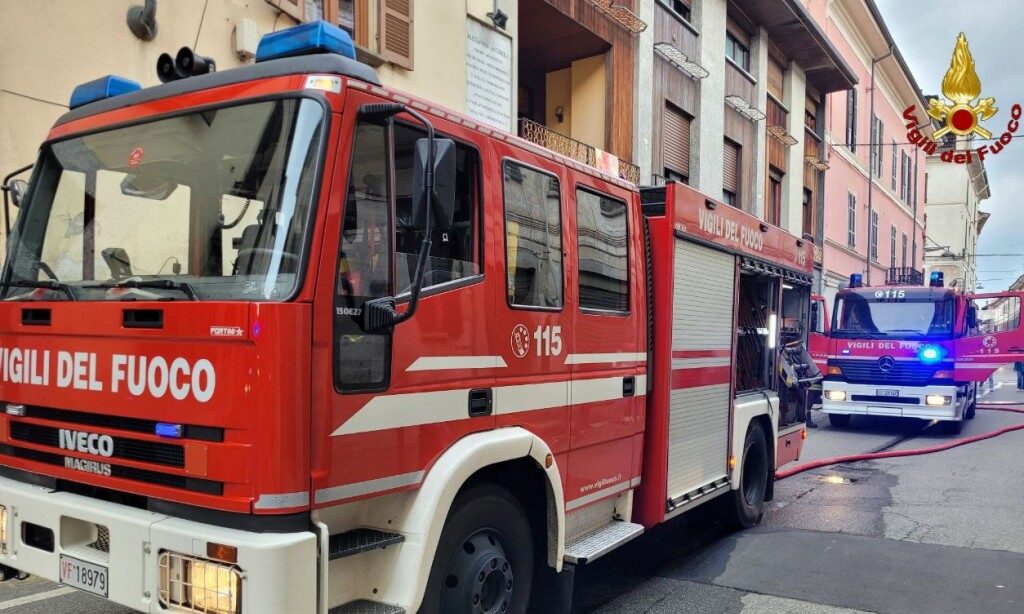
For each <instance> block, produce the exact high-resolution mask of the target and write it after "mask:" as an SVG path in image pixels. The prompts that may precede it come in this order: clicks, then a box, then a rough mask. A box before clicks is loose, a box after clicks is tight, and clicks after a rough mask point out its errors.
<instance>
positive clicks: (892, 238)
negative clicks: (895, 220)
mask: <svg viewBox="0 0 1024 614" xmlns="http://www.w3.org/2000/svg"><path fill="white" fill-rule="evenodd" d="M889 266H890V267H892V268H896V225H895V224H893V225H892V228H891V229H890V232H889Z"/></svg>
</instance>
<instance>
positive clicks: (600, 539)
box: [565, 520, 644, 565]
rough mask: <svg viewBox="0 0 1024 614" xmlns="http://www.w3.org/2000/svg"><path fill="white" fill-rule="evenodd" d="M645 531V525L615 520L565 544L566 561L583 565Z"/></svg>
mask: <svg viewBox="0 0 1024 614" xmlns="http://www.w3.org/2000/svg"><path fill="white" fill-rule="evenodd" d="M643 532H644V527H643V525H639V524H636V523H632V522H623V521H621V520H613V521H611V522H609V523H608V524H606V525H604V526H603V527H601V528H600V529H597V530H596V531H591V532H590V533H587V534H586V535H584V536H582V537H580V538H579V539H577V540H576V541H574V542H572V543H569V544H566V545H565V561H566V562H567V563H573V564H575V565H582V564H584V563H589V562H590V561H593V560H595V559H598V558H600V557H602V556H604V555H606V554H608V553H609V552H611V551H612V550H615V549H616V548H618V547H619V546H621V545H623V544H625V543H626V542H628V541H631V540H632V539H633V538H635V537H637V536H638V535H640V534H641V533H643Z"/></svg>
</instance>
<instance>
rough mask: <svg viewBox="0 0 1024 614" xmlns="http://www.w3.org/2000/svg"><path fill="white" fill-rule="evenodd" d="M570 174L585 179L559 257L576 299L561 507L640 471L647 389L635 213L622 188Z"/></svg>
mask: <svg viewBox="0 0 1024 614" xmlns="http://www.w3.org/2000/svg"><path fill="white" fill-rule="evenodd" d="M577 179H578V180H585V181H587V183H589V184H590V185H585V184H583V183H577V184H576V185H575V187H574V189H573V191H572V194H571V202H573V203H574V205H573V206H570V208H569V209H570V211H569V212H570V214H571V215H572V217H571V218H570V223H569V224H567V225H566V229H567V231H568V232H567V234H569V235H570V241H571V242H572V243H574V245H575V247H574V248H573V249H570V250H569V253H570V254H574V256H573V257H570V258H569V262H567V263H566V264H567V268H568V270H569V277H568V279H569V280H570V283H569V285H570V290H571V294H572V295H573V298H575V301H574V302H575V306H574V307H573V308H572V310H571V312H570V314H569V315H570V316H571V317H572V318H573V322H574V324H573V335H572V337H571V338H568V339H566V347H567V355H566V357H565V364H566V365H569V366H570V367H571V369H572V386H571V387H570V410H569V412H570V413H569V421H570V424H569V438H570V441H569V448H570V449H569V459H568V485H567V488H566V491H565V492H566V500H567V504H566V509H567V511H571V509H573V508H574V507H576V506H578V505H583V504H585V503H586V502H589V501H593V500H596V499H598V498H602V494H604V495H610V494H614V493H615V492H618V491H620V490H625V489H626V488H628V487H629V485H630V482H631V481H632V478H634V477H638V476H639V471H640V466H639V452H640V448H641V445H642V432H643V425H642V416H641V411H642V409H643V402H644V398H645V394H646V391H647V386H646V369H645V364H646V361H647V352H646V349H645V347H644V346H645V340H646V337H643V338H642V335H641V323H642V322H645V321H646V317H645V311H644V301H645V295H644V291H643V286H642V285H641V284H640V281H641V280H642V279H643V268H642V267H641V265H640V263H642V262H643V251H642V250H643V245H642V243H641V237H642V236H643V235H642V231H641V228H642V227H641V226H639V224H642V220H641V219H640V215H639V213H640V212H639V210H638V209H637V208H636V204H637V203H636V201H635V199H633V198H631V197H630V194H629V192H627V191H625V190H623V189H621V188H615V187H614V186H606V185H604V186H602V185H600V183H601V182H598V181H596V180H594V179H593V178H591V177H583V176H577ZM613 188H614V189H613ZM638 433H641V435H637V434H638ZM634 461H635V462H634Z"/></svg>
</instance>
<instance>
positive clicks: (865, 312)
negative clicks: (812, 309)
mask: <svg viewBox="0 0 1024 614" xmlns="http://www.w3.org/2000/svg"><path fill="white" fill-rule="evenodd" d="M1021 296H1022V293H1019V292H1004V293H995V294H964V293H963V292H961V291H959V290H957V289H956V288H947V287H945V286H944V283H943V275H942V273H941V272H938V271H935V272H932V274H931V275H930V277H929V285H928V286H882V287H863V286H862V284H861V277H860V275H859V274H854V275H852V276H851V278H850V286H849V287H848V288H846V289H844V290H840V291H839V293H838V294H837V295H836V301H835V309H834V310H833V318H834V320H833V322H832V327H831V331H830V332H829V333H828V334H829V335H830V337H831V342H830V348H829V356H828V364H827V368H826V378H825V380H824V382H823V383H822V388H823V401H822V409H823V411H824V412H825V413H826V414H828V415H829V420H830V421H831V422H832V424H833V425H835V426H838V427H846V426H848V425H849V423H850V419H851V417H852V416H857V415H864V416H895V417H904V418H917V419H924V420H929V421H930V420H938V421H941V422H942V424H943V426H944V427H945V428H946V429H947V430H949V431H950V432H953V433H959V432H960V430H961V429H962V428H963V424H964V421H966V420H970V419H972V418H974V411H975V405H976V403H977V400H978V386H979V384H980V383H981V382H983V381H985V380H986V379H987V378H988V377H989V376H990V375H991V374H992V372H993V371H995V370H996V369H998V368H999V367H1001V366H1002V365H1004V364H1006V363H1007V362H1011V361H1014V360H1020V359H1021V356H1022V352H1024V334H1021V333H1020V331H1018V327H1019V324H1020V300H1021Z"/></svg>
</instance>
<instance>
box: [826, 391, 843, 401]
mask: <svg viewBox="0 0 1024 614" xmlns="http://www.w3.org/2000/svg"><path fill="white" fill-rule="evenodd" d="M825 398H826V399H828V400H829V401H845V400H846V391H845V390H826V391H825Z"/></svg>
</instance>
